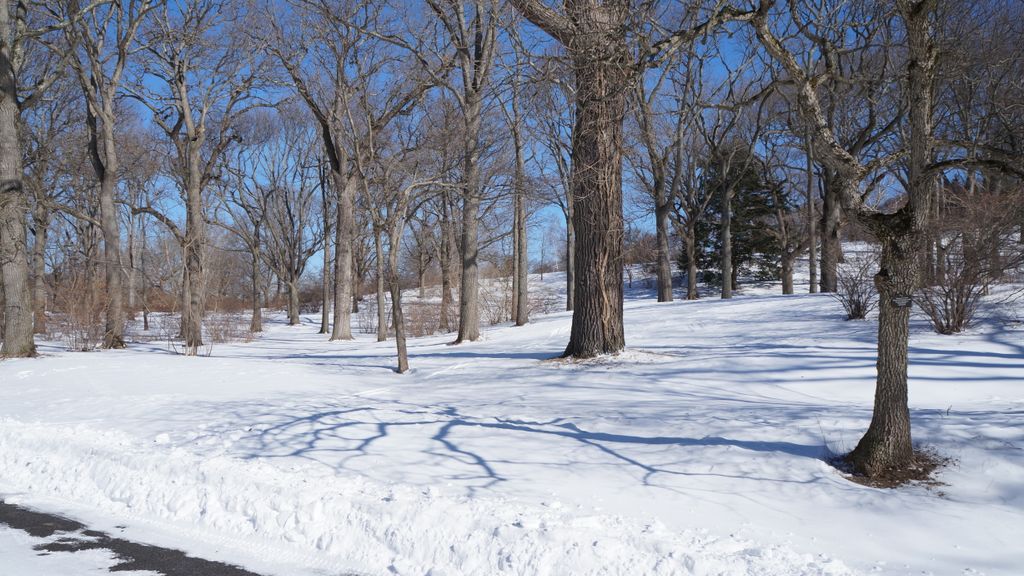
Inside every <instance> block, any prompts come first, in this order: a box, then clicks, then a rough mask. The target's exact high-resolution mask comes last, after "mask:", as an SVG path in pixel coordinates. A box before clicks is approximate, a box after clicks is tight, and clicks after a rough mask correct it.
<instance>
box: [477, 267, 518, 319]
mask: <svg viewBox="0 0 1024 576" xmlns="http://www.w3.org/2000/svg"><path fill="white" fill-rule="evenodd" d="M481 288H482V289H481V290H480V317H481V318H483V319H484V320H485V321H487V322H488V323H490V324H491V325H492V326H493V325H495V324H501V323H502V322H507V321H508V320H510V319H511V318H512V279H511V278H499V279H496V280H493V281H491V282H488V283H487V284H485V285H484V286H482V287H481Z"/></svg>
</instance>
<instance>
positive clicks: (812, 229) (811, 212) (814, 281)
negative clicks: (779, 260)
mask: <svg viewBox="0 0 1024 576" xmlns="http://www.w3.org/2000/svg"><path fill="white" fill-rule="evenodd" d="M804 145H805V146H806V149H807V191H806V193H805V195H804V197H805V199H804V201H805V202H806V204H807V206H806V208H807V238H808V240H809V242H808V243H807V261H808V272H809V276H810V287H809V288H808V291H809V292H810V293H811V294H817V293H818V216H817V210H815V209H814V205H815V200H814V197H815V196H816V194H815V191H816V188H817V187H816V186H815V183H814V142H813V141H812V140H811V134H810V132H809V131H808V132H806V133H805V135H804ZM791 281H792V280H791ZM783 293H785V294H791V292H783Z"/></svg>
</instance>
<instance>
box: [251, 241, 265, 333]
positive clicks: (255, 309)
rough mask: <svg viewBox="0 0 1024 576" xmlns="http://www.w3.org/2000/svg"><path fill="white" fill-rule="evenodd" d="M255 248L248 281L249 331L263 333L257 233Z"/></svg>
mask: <svg viewBox="0 0 1024 576" xmlns="http://www.w3.org/2000/svg"><path fill="white" fill-rule="evenodd" d="M254 243H255V246H253V248H252V254H251V255H250V256H251V259H252V271H251V272H250V279H251V281H252V320H250V321H249V331H250V332H252V333H254V334H255V333H259V332H263V306H262V305H261V304H260V248H259V233H258V232H257V233H256V235H255V239H254Z"/></svg>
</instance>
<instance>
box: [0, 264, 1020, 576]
mask: <svg viewBox="0 0 1024 576" xmlns="http://www.w3.org/2000/svg"><path fill="white" fill-rule="evenodd" d="M562 281H563V278H562V277H560V276H559V275H552V274H549V275H546V276H545V283H547V284H548V285H550V286H551V287H558V286H559V285H560V284H559V283H560V282H562ZM777 290H778V288H777V287H766V288H763V289H753V288H748V289H747V290H746V291H745V292H744V294H742V295H741V296H739V297H737V298H735V299H733V300H731V301H721V300H717V299H713V298H708V299H705V300H700V301H696V302H685V301H681V302H675V303H671V304H658V303H656V302H653V301H652V300H650V299H645V298H639V297H636V296H637V295H636V294H635V293H634V294H631V297H630V298H629V299H628V301H627V305H626V324H627V328H626V331H627V341H628V344H629V350H628V351H627V352H625V353H623V354H621V355H619V356H616V357H612V358H606V359H602V360H598V361H593V362H586V363H572V362H565V361H559V360H552V359H551V358H553V357H555V356H557V355H558V354H559V353H560V352H561V351H562V349H563V348H564V346H565V343H566V341H567V338H568V333H569V327H570V315H569V314H567V313H557V314H552V315H548V316H543V317H538V318H534V319H533V322H532V323H531V324H530V325H529V326H526V327H523V328H514V327H510V326H499V327H494V328H490V329H486V330H485V331H484V338H483V340H482V341H480V342H477V343H468V344H463V345H460V346H449V345H448V342H449V341H450V339H451V336H450V335H449V336H435V337H427V338H418V339H414V340H411V341H410V363H411V365H412V368H413V370H412V372H411V373H409V374H406V375H398V374H395V373H393V372H392V367H393V366H394V358H393V356H394V350H393V343H391V342H385V343H377V342H375V341H373V337H372V336H369V335H364V334H359V335H358V337H357V340H356V341H354V342H346V343H339V342H326V341H324V338H323V337H322V336H320V335H317V334H316V333H315V332H316V330H317V328H318V326H319V319H318V317H312V316H311V317H308V318H305V319H304V320H305V323H304V324H303V325H301V326H298V327H288V326H285V325H283V323H281V322H279V321H278V322H272V323H270V325H269V329H268V331H267V332H266V333H265V334H264V335H263V336H262V337H260V338H258V339H257V340H254V341H253V342H250V343H245V344H233V345H215V346H214V347H213V349H212V355H211V356H210V357H198V358H187V357H183V356H178V355H175V354H172V353H170V352H169V351H168V350H167V349H166V348H165V347H163V346H160V345H157V344H151V345H150V344H147V345H135V346H133V347H132V348H131V349H129V350H124V351H106V352H97V353H67V352H63V351H61V350H60V347H59V345H57V344H53V345H48V344H46V343H43V346H42V350H43V353H44V357H43V358H41V359H34V360H16V361H5V362H2V363H0V497H3V498H6V499H8V500H10V501H14V502H20V503H24V504H27V505H35V506H38V507H40V508H42V509H45V510H48V511H62V512H66V513H69V514H72V515H73V516H75V517H76V518H79V519H82V520H85V521H87V522H88V523H90V525H93V526H95V527H96V528H98V529H104V528H106V527H110V526H114V525H119V524H126V525H127V526H128V528H127V531H126V534H127V535H128V536H129V537H133V538H135V539H142V540H144V541H151V542H154V543H157V544H166V545H172V546H175V547H184V548H185V549H186V550H188V551H191V552H195V553H197V554H202V555H204V556H206V557H208V558H211V559H218V560H224V561H228V562H231V563H237V564H240V565H243V566H245V567H247V568H249V569H252V570H257V571H264V572H267V573H275V574H289V575H292V574H300V575H301V574H364V573H365V574H400V575H417V576H421V575H427V574H430V575H432V576H438V575H441V574H444V575H457V574H468V575H491V574H523V575H545V574H547V575H565V574H629V575H635V574H666V575H667V574H672V575H675V574H725V575H747V574H751V575H753V574H759V575H787V576H788V575H800V574H808V575H810V574H831V575H845V574H859V573H879V574H936V575H941V574H989V575H995V574H1006V575H1014V574H1021V573H1022V570H1024V546H1022V545H1021V542H1024V428H1022V424H1021V422H1022V416H1024V328H1021V327H1020V326H1019V325H1014V324H1011V323H1006V322H999V323H997V322H991V323H988V324H987V325H986V326H984V327H982V328H979V329H976V330H973V331H972V332H970V333H968V334H964V335H959V336H951V337H949V336H947V337H943V336H938V335H934V334H931V333H929V332H928V331H927V328H926V327H925V326H924V325H923V324H919V325H917V326H916V328H915V333H914V335H913V337H912V341H911V357H912V359H911V362H912V364H911V368H910V382H911V384H910V402H911V408H912V416H913V421H914V427H915V428H914V434H915V439H916V440H917V441H919V442H921V443H923V444H926V445H929V446H932V447H934V448H936V449H937V450H938V451H939V452H941V453H942V454H944V455H947V456H951V457H953V458H955V459H956V461H957V464H956V465H954V466H952V467H950V468H948V469H946V470H944V471H943V472H942V473H941V475H940V476H939V479H940V480H941V481H942V482H943V483H944V484H945V485H942V486H938V487H934V488H926V487H905V488H901V489H898V490H883V489H876V488H869V487H865V486H862V485H859V484H855V483H852V482H850V481H848V480H846V479H845V478H843V477H842V476H841V475H840V474H839V473H838V472H837V471H836V470H834V469H833V468H832V467H830V466H829V465H828V464H827V463H826V462H825V461H824V460H823V458H825V457H826V456H827V455H828V454H829V453H832V452H843V451H846V450H849V449H850V448H852V446H853V444H854V443H855V442H856V441H857V439H858V438H859V437H860V435H861V434H862V433H863V431H864V429H865V428H866V426H867V424H868V421H869V419H870V408H871V400H872V393H873V386H874V331H875V324H874V323H873V322H872V321H866V322H845V321H843V317H844V316H843V314H842V312H841V309H840V306H839V305H838V303H836V302H835V301H834V300H832V299H831V298H830V297H828V296H821V295H797V296H781V295H775V294H774V292H775V291H777ZM0 536H2V535H0ZM0 539H2V538H0ZM3 555H4V549H3V548H0V563H2V562H3V558H2V556H3Z"/></svg>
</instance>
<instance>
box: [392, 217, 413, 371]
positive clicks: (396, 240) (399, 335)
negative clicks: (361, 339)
mask: <svg viewBox="0 0 1024 576" xmlns="http://www.w3.org/2000/svg"><path fill="white" fill-rule="evenodd" d="M395 227H396V228H397V227H398V225H395ZM400 242H401V233H394V232H393V233H392V234H390V241H389V244H390V248H389V249H388V283H389V284H390V286H391V319H392V322H393V323H394V325H395V349H396V352H397V353H398V369H397V372H398V373H399V374H404V373H406V372H408V371H409V351H408V349H407V348H406V344H405V315H404V314H403V313H402V287H401V283H400V282H399V277H398V249H397V247H398V246H399V245H400Z"/></svg>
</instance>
